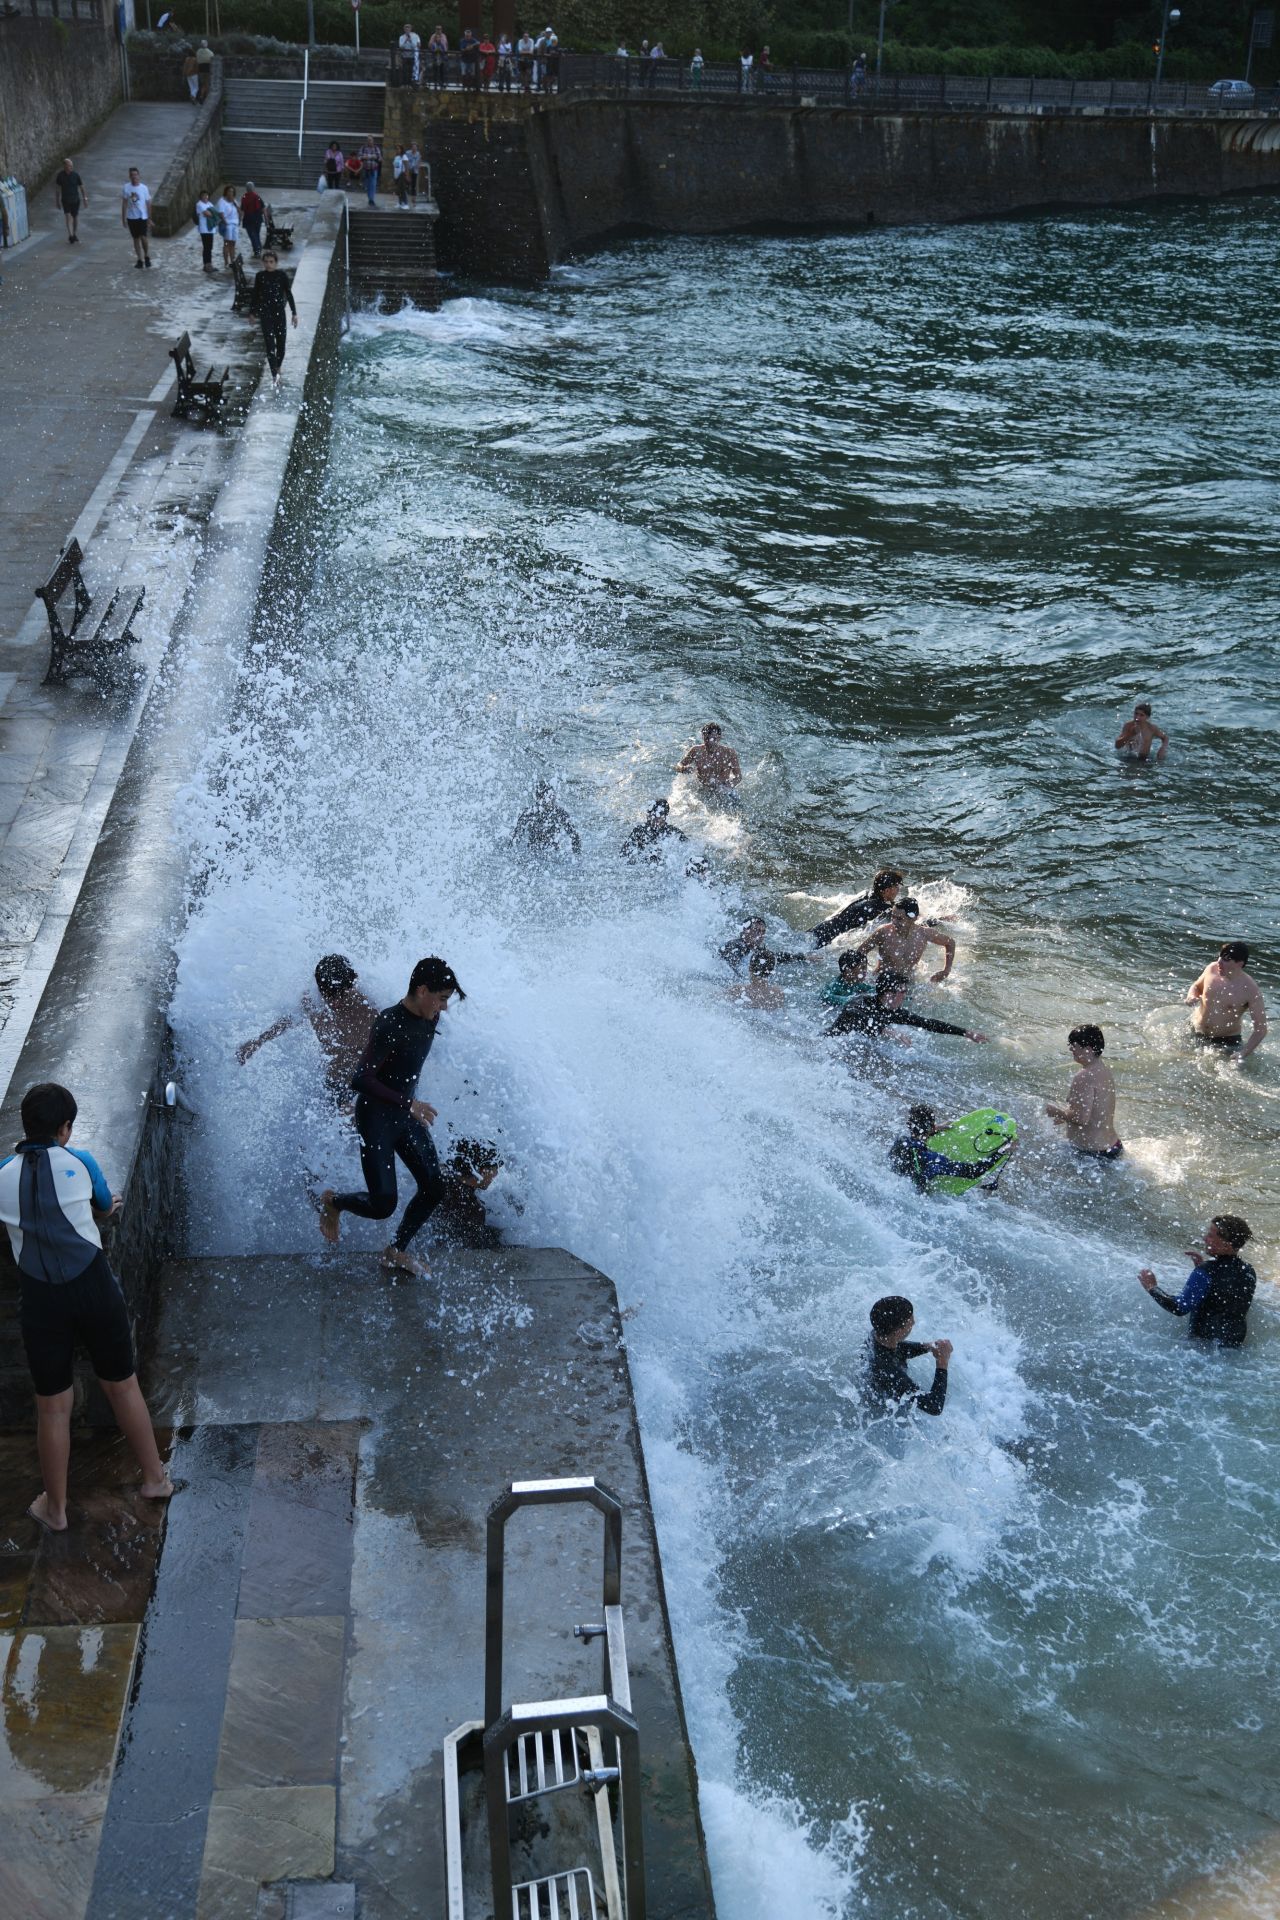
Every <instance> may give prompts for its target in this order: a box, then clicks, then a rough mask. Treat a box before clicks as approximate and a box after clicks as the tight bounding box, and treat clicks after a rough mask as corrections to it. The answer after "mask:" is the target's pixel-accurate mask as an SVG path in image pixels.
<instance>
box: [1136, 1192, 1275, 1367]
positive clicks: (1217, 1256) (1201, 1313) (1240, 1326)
mask: <svg viewBox="0 0 1280 1920" xmlns="http://www.w3.org/2000/svg"><path fill="white" fill-rule="evenodd" d="M1252 1238H1253V1235H1252V1233H1251V1232H1250V1230H1249V1226H1248V1223H1247V1221H1244V1220H1242V1219H1241V1218H1240V1216H1239V1214H1238V1213H1219V1214H1215V1215H1214V1217H1213V1219H1212V1220H1211V1221H1210V1222H1209V1224H1208V1226H1207V1227H1206V1229H1205V1235H1204V1246H1203V1248H1200V1247H1189V1248H1188V1249H1187V1258H1188V1260H1194V1261H1195V1266H1194V1268H1193V1269H1192V1271H1191V1272H1190V1273H1189V1274H1188V1275H1187V1280H1186V1284H1185V1285H1184V1287H1183V1289H1182V1292H1181V1293H1178V1294H1172V1293H1165V1292H1164V1290H1163V1288H1162V1287H1161V1286H1160V1283H1159V1281H1158V1280H1157V1279H1156V1276H1155V1274H1154V1273H1153V1272H1152V1271H1151V1269H1150V1267H1144V1268H1143V1269H1142V1272H1141V1273H1140V1274H1139V1275H1138V1279H1139V1281H1140V1282H1141V1284H1142V1286H1143V1287H1144V1288H1145V1289H1146V1291H1147V1292H1148V1293H1149V1294H1150V1295H1151V1298H1152V1299H1153V1300H1154V1301H1155V1303H1156V1305H1157V1306H1158V1307H1163V1308H1164V1310H1165V1312H1166V1313H1176V1314H1179V1315H1182V1316H1186V1317H1188V1318H1189V1319H1190V1322H1191V1325H1190V1329H1189V1331H1190V1334H1191V1338H1192V1339H1193V1340H1209V1341H1212V1342H1213V1343H1214V1344H1215V1345H1216V1346H1219V1347H1242V1346H1243V1345H1244V1343H1245V1337H1246V1335H1247V1334H1248V1331H1249V1308H1250V1307H1251V1306H1252V1305H1253V1295H1254V1289H1255V1288H1256V1286H1257V1284H1258V1276H1257V1274H1256V1273H1255V1272H1254V1270H1253V1268H1252V1267H1251V1266H1250V1265H1249V1262H1248V1261H1247V1260H1242V1259H1241V1258H1240V1254H1241V1251H1242V1249H1243V1248H1245V1247H1246V1246H1247V1245H1248V1244H1249V1242H1250V1240H1252Z"/></svg>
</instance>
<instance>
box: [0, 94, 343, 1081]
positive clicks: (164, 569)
mask: <svg viewBox="0 0 1280 1920" xmlns="http://www.w3.org/2000/svg"><path fill="white" fill-rule="evenodd" d="M187 125H188V110H187V109H186V108H184V107H183V106H181V105H176V106H168V105H150V104H132V105H129V106H126V107H122V108H120V109H118V110H117V112H116V113H115V114H114V115H113V116H112V118H111V120H110V121H109V122H108V123H107V125H106V127H104V128H103V130H102V132H101V133H100V134H99V135H98V137H97V138H96V139H95V140H94V141H93V142H92V143H91V144H90V146H89V147H88V148H87V149H86V150H85V152H84V153H81V154H77V155H74V156H73V158H74V159H75V161H76V164H77V167H78V170H79V171H80V173H81V175H82V176H83V179H84V182H85V186H86V188H87V191H88V195H89V205H88V208H87V210H86V211H85V212H84V213H82V215H81V220H80V236H81V237H80V240H79V243H78V244H77V245H75V246H71V245H69V244H68V241H67V237H66V233H65V229H64V225H63V220H62V216H61V214H60V213H58V212H57V210H56V209H55V207H54V204H53V193H52V189H49V190H48V192H47V193H46V194H44V195H43V196H42V198H41V199H40V200H39V201H38V202H37V204H36V206H35V207H34V209H33V220H32V229H33V231H32V235H31V238H30V239H29V240H28V241H26V242H24V243H23V244H22V246H20V247H18V248H15V249H12V250H11V251H9V252H7V253H6V254H5V255H4V269H3V270H4V286H3V290H2V291H0V317H2V322H3V330H4V357H5V396H6V418H5V422H4V425H5V431H4V432H3V433H2V434H0V484H2V486H3V497H4V500H5V509H6V510H5V513H4V515H3V516H0V1091H2V1090H3V1088H4V1087H5V1085H6V1084H7V1082H8V1080H9V1078H10V1075H11V1074H12V1072H13V1070H14V1067H15V1065H16V1062H17V1058H18V1054H19V1052H20V1050H21V1046H22V1042H23V1039H24V1037H25V1034H26V1032H27V1030H28V1028H29V1025H30V1021H31V1019H32V1017H33V1016H34V1013H35V1009H36V1007H37V1005H38V1004H39V1000H40V995H41V993H42V992H43V990H44V986H45V984H46V982H47V980H48V977H49V970H50V967H51V965H52V963H53V961H54V959H55V958H56V955H57V952H58V950H59V947H60V944H61V940H62V936H63V933H64V931H65V928H66V925H67V922H68V918H69V915H70V912H71V910H72V908H73V907H74V904H75V900H76V898H77V896H78V893H79V888H80V883H81V881H82V879H83V876H84V872H85V870H86V868H87V865H88V862H89V859H90V858H91V856H92V853H93V850H94V847H95V845H96V843H97V839H98V836H99V833H100V831H101V828H102V823H103V821H104V819H105V817H106V810H107V807H108V806H109V804H110V801H111V797H112V794H113V793H114V791H115V787H116V783H117V781H118V779H119V776H120V772H121V770H122V768H123V765H124V760H125V756H126V754H127V752H128V748H129V744H130V742H131V741H132V739H133V737H134V734H135V732H136V729H137V725H138V722H139V718H140V715H141V711H142V707H143V704H144V702H145V699H146V695H147V692H148V690H149V688H150V686H151V684H152V683H153V681H154V677H155V674H156V671H157V670H158V668H159V665H160V663H161V661H162V660H163V658H164V656H165V653H166V650H167V647H168V643H169V638H170V635H171V632H172V629H173V625H174V622H175V620H176V618H177V615H178V613H179V610H180V608H181V606H182V604H183V602H184V599H185V596H186V594H187V592H188V590H189V588H190V585H191V582H192V579H193V577H194V573H195V568H196V566H197V563H198V559H199V556H200V553H201V550H202V542H203V532H204V526H205V522H206V520H207V518H208V514H209V512H210V510H211V508H212V505H213V502H214V501H215V500H216V498H217V495H218V492H219V489H220V488H221V486H222V485H223V483H224V481H225V479H226V477H227V474H228V472H229V470H230V461H231V456H232V453H233V451H234V425H235V423H236V421H237V420H238V419H239V418H241V417H243V414H244V410H245V408H246V407H247V405H248V403H249V400H250V397H251V395H252V392H253V388H254V385H255V383H256V381H257V378H258V374H259V371H260V368H261V364H262V351H261V342H260V340H259V338H258V335H257V330H256V328H252V327H250V326H249V325H248V324H246V321H245V320H244V319H243V318H242V317H240V316H236V315H233V314H232V312H231V283H230V276H229V275H228V274H226V273H223V272H219V273H218V274H216V275H205V274H203V273H202V272H201V271H200V247H199V242H198V240H197V239H196V237H195V235H194V232H188V233H187V234H186V235H184V236H182V237H180V238H179V239H176V240H170V241H165V240H156V239H153V240H152V242H151V257H152V261H153V263H154V264H153V266H152V268H151V271H150V272H147V271H145V270H144V271H142V272H139V271H137V270H136V269H135V267H134V265H133V248H132V243H131V241H130V238H129V235H128V233H127V232H126V231H125V229H124V228H123V227H122V226H121V224H120V190H121V187H122V185H123V183H124V180H125V178H126V177H127V171H128V168H129V166H130V165H131V164H137V165H138V166H139V167H140V169H141V171H142V173H143V178H144V179H145V180H147V182H148V184H151V185H153V186H154V185H156V184H158V182H159V179H160V177H161V175H162V174H163V172H164V170H165V167H166V166H167V164H168V161H169V158H170V155H171V154H172V152H173V150H174V149H175V148H176V146H177V144H178V142H179V140H180V139H181V137H182V135H183V134H184V133H185V131H186V129H187ZM308 218H309V209H304V210H303V220H302V223H301V225H300V227H299V239H300V240H301V238H302V236H303V233H304V232H305V227H306V223H307V219H308ZM186 331H189V332H190V333H191V335H192V339H193V342H194V343H195V352H196V353H197V355H200V356H202V366H207V365H208V364H209V363H210V362H212V361H215V360H216V362H217V364H218V366H219V368H220V369H221V367H222V366H224V365H228V366H229V367H230V369H231V380H232V387H233V390H234V398H233V401H232V403H231V405H230V408H229V410H228V420H229V426H230V427H231V429H232V430H231V431H224V430H218V429H213V430H201V429H198V428H195V427H193V426H191V425H190V424H189V423H185V422H181V421H175V420H173V419H172V418H171V416H170V406H171V395H172V389H173V366H172V362H171V361H170V360H169V358H168V349H169V347H170V346H171V345H172V344H173V342H174V340H175V339H176V338H177V337H178V335H179V334H180V333H183V332H186ZM73 535H74V536H75V537H76V538H77V539H78V540H79V541H80V544H81V546H82V547H83V548H84V550H85V555H86V560H85V576H86V579H87V581H88V583H89V587H90V590H91V592H92V593H93V595H94V599H95V602H96V603H97V604H98V605H99V606H105V604H106V600H107V599H108V598H109V596H110V592H111V589H112V585H113V583H114V582H115V581H116V580H117V579H118V578H121V577H124V578H126V579H128V580H130V581H134V580H138V581H140V582H142V583H143V584H145V585H146V588H147V600H146V604H145V607H144V609H143V611H142V613H141V615H140V616H139V619H138V620H137V622H136V623H135V631H136V632H137V634H138V636H139V639H140V642H141V644H140V646H139V647H138V648H137V649H136V650H135V652H134V659H133V660H131V661H129V662H125V661H121V662H120V663H119V672H118V674H117V675H116V676H115V691H114V692H113V694H112V697H111V698H109V699H104V698H103V697H102V695H101V693H100V692H99V691H98V690H96V689H95V688H94V687H92V686H91V685H89V684H88V683H86V682H84V681H77V682H75V683H73V684H71V685H69V686H63V687H45V686H43V685H42V684H41V683H42V680H43V676H44V673H45V670H46V667H47V665H48V658H49V653H48V624H47V620H46V616H45V611H44V607H43V605H42V604H41V603H40V602H39V601H37V600H35V599H34V597H33V589H34V587H35V584H36V582H37V581H38V580H42V579H44V578H45V577H47V575H48V574H49V573H50V572H51V570H52V568H53V566H54V564H55V562H56V561H57V559H58V557H59V555H60V554H61V552H62V551H63V549H64V548H65V546H66V544H67V542H68V540H69V539H70V538H71V537H72V536H73ZM68 611H69V608H68ZM90 618H92V615H90ZM134 667H136V669H137V671H136V672H134V671H132V670H131V669H133V668H134Z"/></svg>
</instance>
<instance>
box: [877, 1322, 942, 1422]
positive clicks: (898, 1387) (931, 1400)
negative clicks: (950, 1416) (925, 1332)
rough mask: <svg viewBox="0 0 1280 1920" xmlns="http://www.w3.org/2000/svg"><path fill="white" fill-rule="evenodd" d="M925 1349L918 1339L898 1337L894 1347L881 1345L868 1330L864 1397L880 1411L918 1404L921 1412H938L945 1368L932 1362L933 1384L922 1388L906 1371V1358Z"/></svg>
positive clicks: (912, 1356) (915, 1355)
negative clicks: (869, 1335)
mask: <svg viewBox="0 0 1280 1920" xmlns="http://www.w3.org/2000/svg"><path fill="white" fill-rule="evenodd" d="M928 1351H929V1349H928V1347H927V1346H925V1344H924V1342H923V1341H921V1340H900V1341H899V1342H898V1344H897V1346H896V1347H882V1346H881V1345H880V1342H879V1341H878V1340H877V1339H876V1337H875V1335H874V1334H872V1336H871V1337H870V1339H869V1340H868V1341H867V1357H866V1365H865V1371H864V1373H863V1377H862V1391H863V1395H864V1397H865V1398H866V1399H867V1400H869V1401H870V1402H872V1404H873V1405H876V1406H877V1408H878V1410H879V1411H881V1412H887V1411H889V1410H890V1409H896V1408H899V1407H902V1408H906V1407H918V1408H919V1409H920V1411H921V1413H941V1412H942V1408H943V1404H944V1402H945V1401H946V1397H947V1370H946V1368H945V1367H940V1366H939V1365H938V1364H937V1362H936V1361H935V1362H934V1368H933V1385H932V1386H931V1387H930V1388H929V1390H928V1392H926V1391H925V1390H924V1389H923V1388H922V1387H918V1386H917V1385H916V1383H915V1381H914V1380H913V1379H912V1378H911V1375H910V1374H909V1373H908V1372H907V1362H908V1360H918V1359H919V1358H920V1356H921V1354H923V1353H928Z"/></svg>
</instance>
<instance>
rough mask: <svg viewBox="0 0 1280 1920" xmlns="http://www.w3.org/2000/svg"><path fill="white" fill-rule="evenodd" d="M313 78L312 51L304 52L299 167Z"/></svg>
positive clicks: (306, 49)
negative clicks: (308, 97) (309, 90)
mask: <svg viewBox="0 0 1280 1920" xmlns="http://www.w3.org/2000/svg"><path fill="white" fill-rule="evenodd" d="M310 78H311V49H310V47H304V48H303V50H302V98H301V100H299V102H298V165H299V166H301V165H302V136H303V133H304V131H305V129H306V124H307V85H308V82H309V80H310Z"/></svg>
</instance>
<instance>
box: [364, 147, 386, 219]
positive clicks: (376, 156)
mask: <svg viewBox="0 0 1280 1920" xmlns="http://www.w3.org/2000/svg"><path fill="white" fill-rule="evenodd" d="M360 168H361V172H362V173H363V175H364V190H365V193H366V194H367V195H368V197H369V205H370V206H371V207H376V206H377V204H378V175H379V173H380V172H381V171H382V150H381V148H380V147H379V146H378V143H377V141H376V140H375V139H374V137H373V135H372V134H371V133H370V134H366V135H365V141H364V145H363V146H362V147H361V149H360Z"/></svg>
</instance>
